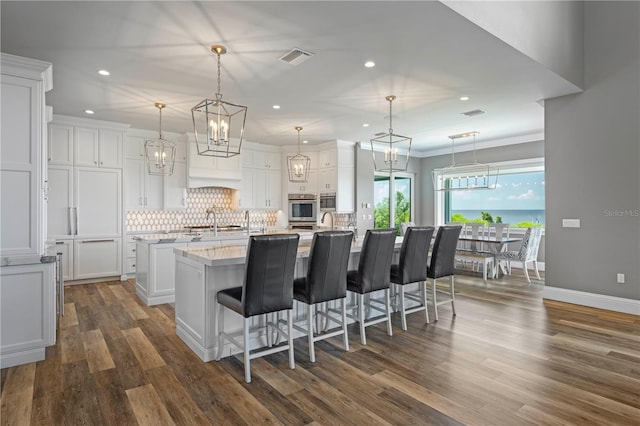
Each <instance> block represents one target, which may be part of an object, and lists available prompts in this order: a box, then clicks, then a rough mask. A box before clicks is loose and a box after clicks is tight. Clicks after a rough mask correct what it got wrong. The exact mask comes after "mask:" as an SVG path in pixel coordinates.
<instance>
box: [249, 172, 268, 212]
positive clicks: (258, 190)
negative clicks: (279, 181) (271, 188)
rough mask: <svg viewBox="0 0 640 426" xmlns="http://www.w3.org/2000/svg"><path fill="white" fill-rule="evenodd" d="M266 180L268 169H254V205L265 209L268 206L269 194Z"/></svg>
mask: <svg viewBox="0 0 640 426" xmlns="http://www.w3.org/2000/svg"><path fill="white" fill-rule="evenodd" d="M266 181H267V171H266V170H258V169H256V170H253V176H252V182H253V207H254V208H256V209H264V208H266V207H267V197H268V194H267V193H266Z"/></svg>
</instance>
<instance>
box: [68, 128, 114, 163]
mask: <svg viewBox="0 0 640 426" xmlns="http://www.w3.org/2000/svg"><path fill="white" fill-rule="evenodd" d="M122 139H123V132H122V131H121V130H110V129H100V128H93V127H91V128H90V127H79V126H76V127H75V129H74V165H75V166H83V167H110V168H122Z"/></svg>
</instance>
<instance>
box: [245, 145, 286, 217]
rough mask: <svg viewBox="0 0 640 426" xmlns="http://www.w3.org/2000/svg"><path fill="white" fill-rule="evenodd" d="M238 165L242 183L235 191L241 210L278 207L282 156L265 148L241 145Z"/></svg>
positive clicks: (280, 191) (274, 208)
mask: <svg viewBox="0 0 640 426" xmlns="http://www.w3.org/2000/svg"><path fill="white" fill-rule="evenodd" d="M240 162H241V164H242V180H241V182H240V186H239V187H238V189H239V190H240V194H239V205H238V208H242V209H272V210H278V209H280V208H281V206H282V171H281V168H282V154H281V152H280V151H277V150H275V149H270V148H268V147H266V146H265V145H260V144H255V143H252V144H250V146H249V144H246V145H243V148H242V154H241V159H240Z"/></svg>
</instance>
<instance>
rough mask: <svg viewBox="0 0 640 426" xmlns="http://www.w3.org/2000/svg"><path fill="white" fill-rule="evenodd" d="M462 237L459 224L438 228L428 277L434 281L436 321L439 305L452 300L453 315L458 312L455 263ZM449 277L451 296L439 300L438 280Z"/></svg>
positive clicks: (433, 297) (433, 294)
mask: <svg viewBox="0 0 640 426" xmlns="http://www.w3.org/2000/svg"><path fill="white" fill-rule="evenodd" d="M459 238H460V227H459V226H441V227H440V228H438V233H437V234H436V239H435V241H434V242H433V249H432V250H431V262H430V263H429V267H428V268H427V278H430V279H431V281H432V300H433V308H434V311H435V317H436V321H438V306H439V305H442V304H444V303H449V302H451V309H452V310H453V315H455V314H456V306H455V278H454V276H455V275H454V274H455V271H454V264H455V258H456V246H457V244H458V239H459ZM444 277H449V293H448V294H449V298H448V299H446V300H441V301H440V302H438V301H437V298H436V293H437V289H436V280H437V279H438V278H444Z"/></svg>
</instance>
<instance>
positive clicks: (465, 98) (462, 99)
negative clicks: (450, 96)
mask: <svg viewBox="0 0 640 426" xmlns="http://www.w3.org/2000/svg"><path fill="white" fill-rule="evenodd" d="M460 100H461V101H468V100H469V97H468V96H462V97H461V98H460Z"/></svg>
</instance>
